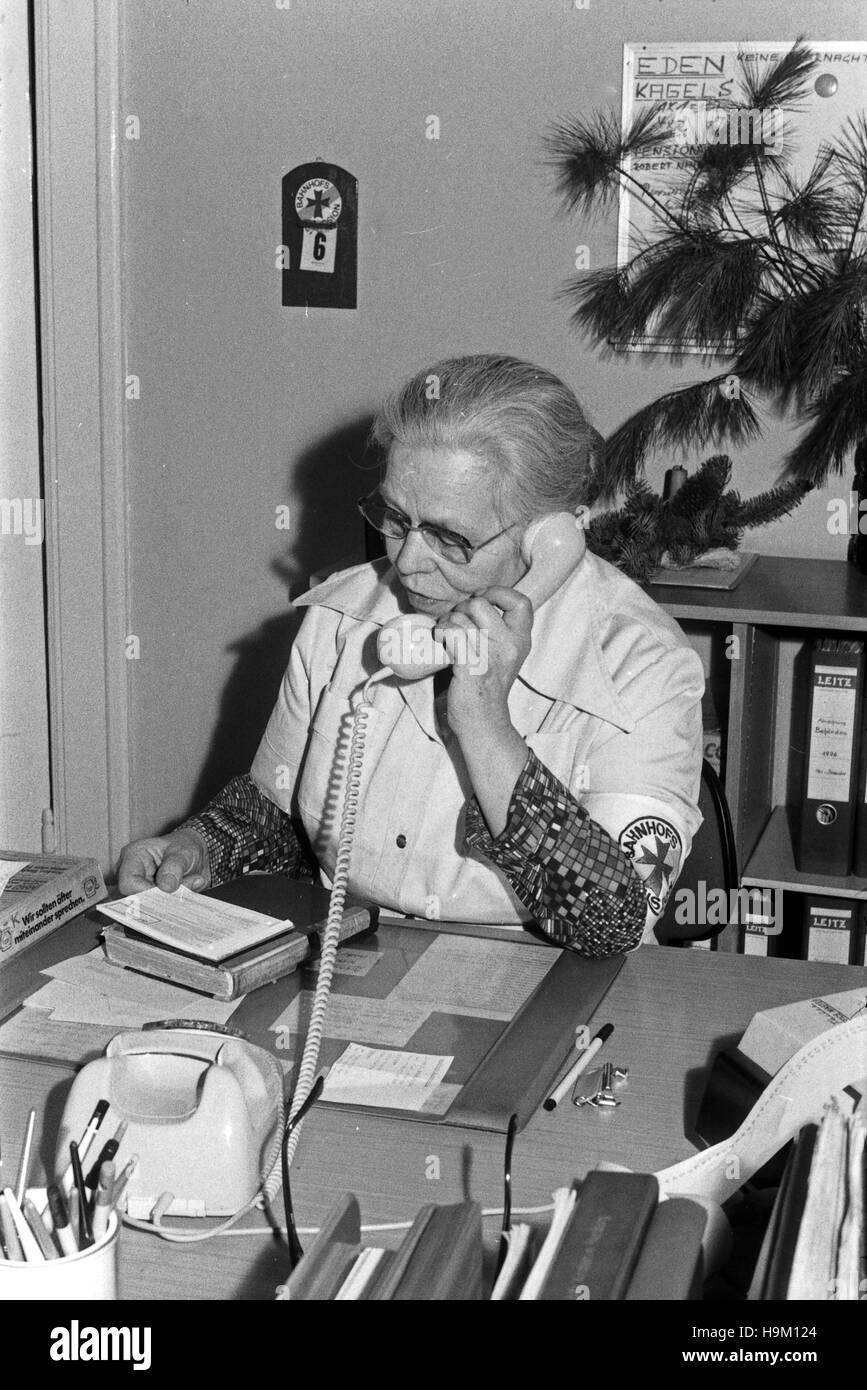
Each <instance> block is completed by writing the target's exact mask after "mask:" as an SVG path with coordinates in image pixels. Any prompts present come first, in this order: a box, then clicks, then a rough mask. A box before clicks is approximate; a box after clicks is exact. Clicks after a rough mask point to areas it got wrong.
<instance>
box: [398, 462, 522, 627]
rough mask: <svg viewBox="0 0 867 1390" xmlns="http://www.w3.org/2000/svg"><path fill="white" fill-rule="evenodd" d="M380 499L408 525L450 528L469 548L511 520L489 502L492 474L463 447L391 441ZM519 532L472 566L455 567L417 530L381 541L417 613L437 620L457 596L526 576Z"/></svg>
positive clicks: (481, 555) (495, 544) (517, 529)
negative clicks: (400, 538) (435, 447)
mask: <svg viewBox="0 0 867 1390" xmlns="http://www.w3.org/2000/svg"><path fill="white" fill-rule="evenodd" d="M379 494H380V496H381V497H382V500H383V501H384V502H385V503H386V504H387V506H389V507H393V508H394V509H395V511H398V512H403V514H404V516H406V517H408V518H409V521H410V524H411V525H412V526H418V525H420V524H421V523H422V522H425V523H430V524H431V525H434V526H441V527H442V528H443V529H444V530H446V531H455V532H457V534H458V535H460V536H463V537H464V539H465V540H468V541H469V542H470V544H471V545H480V544H481V543H482V542H483V541H487V540H489V539H490V537H491V536H495V535H496V533H497V532H498V531H502V529H503V526H504V524H505V525H508V524H509V520H510V518H509V517H508V516H506V517H505V519H504V520H501V519H500V517H499V516H498V514H497V512H496V510H495V508H494V502H493V484H492V480H491V475H490V470H489V468H488V466H487V465H486V463H485V462H484V460H482V459H479V458H477V457H476V456H475V455H474V454H468V453H465V452H463V451H461V450H459V451H457V452H454V453H453V452H452V451H451V450H449V449H428V448H416V447H410V446H408V445H403V444H395V445H393V446H392V448H391V450H390V451H389V456H388V463H387V465H386V470H385V476H384V478H383V480H382V482H381V484H380V487H379ZM522 533H523V527H522V526H520V525H516V526H514V527H512V528H511V529H510V530H508V531H507V532H506V533H505V535H502V536H499V537H498V538H497V539H496V540H493V541H491V544H490V545H486V546H485V548H484V550H481V551H479V552H478V553H477V554H475V555H473V557H472V559H471V560H470V562H469V564H467V565H461V564H455V563H454V561H452V560H447V559H445V558H444V557H443V556H441V555H439V554H438V553H437V552H436V551H434V550H432V549H431V547H430V546H429V545H428V543H427V541H426V540H425V538H424V536H423V535H422V534H421V533H420V532H419V531H410V532H409V533H408V534H407V535H406V536H405V538H404V539H403V540H402V541H400V540H395V539H393V538H392V537H390V536H385V537H384V540H385V548H386V553H387V555H388V558H389V560H390V561H391V563H392V564H393V565H394V567H395V569H396V571H397V575H398V578H399V579H400V582H401V584H402V585H403V588H404V590H405V592H406V596H407V599H408V601H409V604H410V606H411V607H412V608H413V609H415V611H416V612H417V613H427V614H428V615H429V616H430V617H434V618H440V617H442V616H443V615H444V614H445V613H448V612H450V611H451V609H452V608H454V607H455V605H456V604H458V603H460V602H461V600H462V599H465V598H468V597H469V596H470V595H471V594H478V593H481V592H483V591H484V590H485V589H488V588H490V587H491V586H492V585H494V584H500V585H503V586H505V587H506V588H511V587H512V586H513V585H514V584H516V583H517V581H518V580H519V579H520V578H521V577H522V575H523V574H524V573H525V572H526V569H527V566H526V564H525V563H524V561H523V560H522V558H521V552H520V541H521V535H522Z"/></svg>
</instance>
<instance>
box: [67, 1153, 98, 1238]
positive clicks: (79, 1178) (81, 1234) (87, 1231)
mask: <svg viewBox="0 0 867 1390" xmlns="http://www.w3.org/2000/svg"><path fill="white" fill-rule="evenodd" d="M69 1153H70V1157H71V1159H72V1178H73V1182H74V1183H75V1190H76V1192H77V1193H78V1244H79V1247H80V1248H81V1249H82V1250H84V1249H85V1248H86V1247H87V1246H88V1245H92V1244H93V1230H92V1228H91V1225H90V1210H89V1205H88V1201H87V1189H86V1188H85V1186H84V1174H83V1173H82V1171H81V1159H80V1157H79V1154H78V1145H77V1144H76V1142H75V1140H74V1139H73V1141H72V1143H71V1144H70V1146H69Z"/></svg>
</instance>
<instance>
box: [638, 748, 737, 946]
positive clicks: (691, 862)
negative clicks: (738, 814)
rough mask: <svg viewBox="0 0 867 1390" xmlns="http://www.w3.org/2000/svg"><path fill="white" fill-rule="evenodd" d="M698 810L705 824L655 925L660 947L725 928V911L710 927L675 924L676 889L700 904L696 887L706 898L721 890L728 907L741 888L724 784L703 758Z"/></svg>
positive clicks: (706, 936) (700, 938) (709, 935)
mask: <svg viewBox="0 0 867 1390" xmlns="http://www.w3.org/2000/svg"><path fill="white" fill-rule="evenodd" d="M698 808H699V810H700V811H701V813H702V815H703V816H704V821H703V822H702V825H701V826H700V828H699V830H698V831H697V833H696V836H695V839H694V840H693V842H692V849H691V851H690V854H689V857H688V859H687V861H686V863H685V864H684V866H683V870H682V872H681V875H680V878H679V879H678V880H677V883H676V884H675V886H674V888H673V889H672V891H671V896H670V898H669V900H668V903H667V904H666V908H665V911H664V913H663V914H662V917H661V918H660V919H659V921H658V922H657V924H656V928H655V931H656V938H657V940H658V941H659V942H660V944H661V945H663V946H680V945H682V944H684V943H685V942H687V941H708V940H710V939H711V938H712V937H714V936H718V935H719V933H720V932H721V931H722V930H723V928H724V927H726V926H727V925H728V912H727V911H726V912H725V913H723V914H722V917H723V920H722V921H721V922H714V923H713V925H712V926H707V925H706V924H702V923H694V922H684V923H682V922H677V921H675V910H676V908H677V894H678V890H679V889H683V888H688V889H690V890H691V891H692V892H694V893H696V897H697V899H699V900H700V898H701V894H700V892H698V885H699V884H702V883H703V884H704V889H705V898H706V896H707V895H709V894H710V893H711V891H712V890H714V889H719V888H722V889H723V890H724V892H725V894H726V903H727V904H730V903H732V902H736V901H737V899H736V898H734V897H733V896H732V893H733V890H734V891H735V892H736V891H737V889H738V888H739V886H740V877H739V873H738V856H737V847H736V845H735V835H734V828H733V826H732V818H731V814H730V812H729V806H728V802H727V801H726V794H725V790H724V788H723V784H722V782H721V781H720V779H719V777H718V776H717V774H716V772H715V771H714V769H713V767H712V766H711V764H710V763H709V762H708V761H707V759H706V758H703V759H702V764H701V789H700V792H699V799H698ZM714 915H716V913H715V914H714Z"/></svg>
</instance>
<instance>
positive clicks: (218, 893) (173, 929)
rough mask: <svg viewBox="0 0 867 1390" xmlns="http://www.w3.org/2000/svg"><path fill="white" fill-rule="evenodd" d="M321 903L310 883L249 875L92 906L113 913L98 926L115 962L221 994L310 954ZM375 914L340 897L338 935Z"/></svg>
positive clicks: (359, 929)
mask: <svg viewBox="0 0 867 1390" xmlns="http://www.w3.org/2000/svg"><path fill="white" fill-rule="evenodd" d="M328 904H329V893H328V891H327V890H326V889H325V888H322V887H320V886H319V885H318V884H313V883H305V882H302V881H300V880H297V879H288V878H286V877H285V876H283V875H281V874H249V875H247V876H245V878H243V879H235V880H234V881H233V882H232V883H231V884H228V885H226V886H225V887H224V888H215V889H211V890H210V891H208V892H207V893H190V892H189V891H188V890H187V889H178V892H177V893H163V892H162V890H161V889H159V888H153V889H150V890H149V891H148V892H147V893H140V894H136V895H135V896H134V897H132V898H124V899H120V900H119V901H117V902H113V903H108V904H106V905H105V906H104V907H102V908H100V909H99V910H100V912H103V913H105V914H106V916H110V917H112V918H114V919H116V920H115V921H113V922H112V923H111V924H109V925H107V926H106V927H105V929H104V931H103V941H104V944H105V953H106V956H107V957H108V959H109V960H110V961H112V962H113V963H114V964H115V965H123V966H126V967H127V968H129V969H131V970H139V971H141V972H142V973H143V974H145V975H155V976H157V977H158V978H159V979H161V980H169V981H170V982H171V983H172V984H178V985H186V986H187V988H189V989H197V990H200V991H201V992H202V993H203V994H210V995H213V997H214V998H216V999H227V1000H228V999H237V998H238V997H239V996H240V995H242V994H246V993H247V992H248V991H249V990H252V989H257V988H258V987H259V985H264V984H270V983H272V982H273V981H274V980H279V979H281V978H282V977H283V976H284V975H289V974H291V972H292V971H293V970H296V969H297V968H298V966H299V965H300V964H301V963H302V962H303V961H305V960H309V959H311V958H312V957H314V956H316V955H317V954H318V951H319V942H320V936H321V933H322V931H323V930H324V927H325V922H326V919H327V916H328ZM376 921H377V913H376V908H375V907H374V906H373V905H372V904H369V903H358V902H347V903H346V904H345V905H344V911H343V918H342V922H341V927H340V940H341V941H346V940H348V939H349V938H350V937H353V936H359V935H361V934H363V933H366V932H370V931H373V930H375V928H376Z"/></svg>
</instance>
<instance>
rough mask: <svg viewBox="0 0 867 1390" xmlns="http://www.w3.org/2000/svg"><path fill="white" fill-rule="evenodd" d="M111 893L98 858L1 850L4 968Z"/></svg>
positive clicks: (0, 958) (1, 952)
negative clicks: (107, 891)
mask: <svg viewBox="0 0 867 1390" xmlns="http://www.w3.org/2000/svg"><path fill="white" fill-rule="evenodd" d="M105 896H106V888H105V883H104V882H103V878H102V871H101V869H100V867H99V864H98V863H97V862H96V860H95V859H76V858H71V857H67V856H63V855H56V854H28V853H27V851H26V850H14V849H0V969H2V967H3V966H5V965H6V964H8V962H9V961H10V960H12V959H13V957H15V956H16V955H19V954H20V953H21V952H23V951H25V950H27V949H28V948H29V947H31V946H34V945H35V944H36V943H37V941H43V940H44V939H45V937H46V936H49V935H50V933H51V932H53V931H56V930H57V928H58V927H62V926H63V924H64V922H68V921H70V920H71V918H73V917H77V916H78V915H79V914H80V913H82V912H86V911H87V909H88V908H89V907H94V906H95V905H96V903H98V902H100V901H101V899H103V898H104V897H105Z"/></svg>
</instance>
